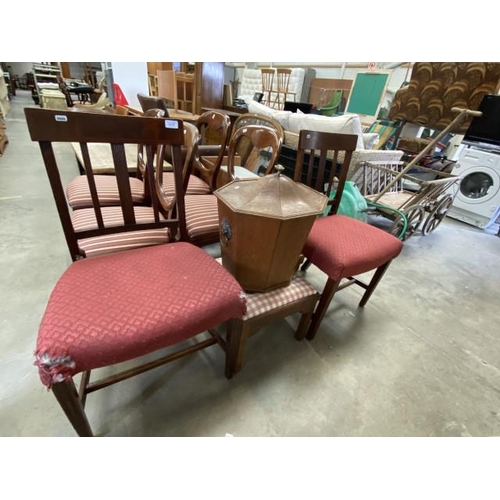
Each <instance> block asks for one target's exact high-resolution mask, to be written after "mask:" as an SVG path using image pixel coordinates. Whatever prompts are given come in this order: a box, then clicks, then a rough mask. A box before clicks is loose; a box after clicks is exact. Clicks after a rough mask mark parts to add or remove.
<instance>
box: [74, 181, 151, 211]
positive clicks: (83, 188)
mask: <svg viewBox="0 0 500 500" xmlns="http://www.w3.org/2000/svg"><path fill="white" fill-rule="evenodd" d="M94 182H95V185H96V189H97V194H98V197H99V204H100V205H101V207H106V206H118V205H120V194H119V192H118V185H117V183H116V177H115V176H114V175H95V176H94ZM130 192H131V194H132V201H133V203H134V204H136V205H140V204H142V203H144V183H143V182H142V181H141V180H139V179H136V178H135V177H130ZM66 197H67V199H68V204H69V206H70V207H71V208H72V209H73V210H76V209H79V208H90V207H91V206H92V196H91V195H90V188H89V183H88V178H87V176H86V175H80V176H78V177H76V178H75V179H73V180H72V181H71V182H70V183H69V184H68V185H67V186H66Z"/></svg>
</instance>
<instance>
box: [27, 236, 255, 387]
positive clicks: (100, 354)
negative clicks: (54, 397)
mask: <svg viewBox="0 0 500 500" xmlns="http://www.w3.org/2000/svg"><path fill="white" fill-rule="evenodd" d="M162 298H163V299H162ZM245 311H246V305H245V295H244V293H243V291H242V289H241V287H240V286H239V284H238V283H237V281H236V280H235V279H234V278H233V277H232V276H231V275H230V274H229V273H228V272H227V271H226V270H225V269H224V268H223V267H222V266H220V265H219V264H218V263H217V262H216V261H215V260H214V259H213V258H212V257H210V256H209V255H208V254H207V253H206V252H205V251H204V250H201V249H200V248H198V247H195V246H194V245H191V244H190V243H183V242H179V243H171V244H165V245H160V246H154V247H147V248H140V249H136V250H130V251H125V252H120V253H116V254H112V255H104V256H101V257H95V258H92V259H82V260H79V261H77V262H74V263H73V264H71V266H70V267H69V268H68V270H67V271H66V272H65V273H64V274H63V276H62V277H61V278H60V280H59V281H58V283H57V285H56V286H55V288H54V290H53V292H52V294H51V296H50V299H49V302H48V305H47V308H46V311H45V314H44V317H43V319H42V322H41V326H40V330H39V335H38V340H37V347H36V353H35V354H36V364H37V365H38V367H39V372H40V377H41V379H42V382H43V383H44V384H45V385H46V386H48V387H50V386H51V385H52V384H54V383H58V382H62V381H64V380H66V379H69V378H70V377H72V376H73V375H75V374H77V373H79V372H82V371H87V370H91V369H95V368H98V367H103V366H108V365H111V364H115V363H120V362H123V361H127V360H130V359H133V358H137V357H139V356H142V355H144V354H147V353H150V352H153V351H156V350H158V349H161V348H164V347H167V346H170V345H173V344H176V343H178V342H180V341H182V340H185V339H188V338H190V337H192V336H194V335H196V334H198V333H200V332H202V331H204V330H207V329H209V328H214V327H215V326H216V325H218V324H220V323H223V322H224V321H226V320H228V319H230V318H241V317H243V315H244V314H245Z"/></svg>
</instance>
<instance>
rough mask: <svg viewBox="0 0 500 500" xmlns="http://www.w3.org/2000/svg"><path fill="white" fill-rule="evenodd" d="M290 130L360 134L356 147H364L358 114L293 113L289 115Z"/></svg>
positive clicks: (296, 131)
mask: <svg viewBox="0 0 500 500" xmlns="http://www.w3.org/2000/svg"><path fill="white" fill-rule="evenodd" d="M288 123H289V127H288V129H289V130H290V132H295V133H296V134H298V133H300V131H301V130H313V131H315V132H332V133H337V134H355V135H357V136H358V143H357V145H356V149H364V143H363V129H362V128H361V120H360V119H359V116H358V115H354V114H352V115H351V114H349V115H341V116H323V115H315V114H307V115H301V114H297V113H292V115H291V116H290V117H289V121H288Z"/></svg>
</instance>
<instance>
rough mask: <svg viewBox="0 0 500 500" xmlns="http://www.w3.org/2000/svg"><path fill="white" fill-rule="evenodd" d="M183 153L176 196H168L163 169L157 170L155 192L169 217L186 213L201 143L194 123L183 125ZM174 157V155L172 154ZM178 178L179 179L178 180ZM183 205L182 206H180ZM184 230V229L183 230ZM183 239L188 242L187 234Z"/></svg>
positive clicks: (177, 173)
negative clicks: (185, 206) (188, 193)
mask: <svg viewBox="0 0 500 500" xmlns="http://www.w3.org/2000/svg"><path fill="white" fill-rule="evenodd" d="M182 134H183V151H182V153H181V151H180V148H179V161H178V164H179V165H181V167H180V168H178V169H175V167H174V173H175V174H176V182H175V183H176V192H175V196H174V197H171V196H168V195H167V193H166V192H165V189H164V185H163V174H164V172H163V168H157V169H156V175H155V182H154V184H155V192H156V195H157V198H158V201H159V203H160V206H161V209H162V212H163V214H164V215H165V216H166V217H168V218H171V217H178V216H179V215H178V213H177V212H178V210H181V213H183V214H184V213H185V210H184V196H185V194H186V190H187V186H188V183H189V176H190V175H191V172H192V171H193V158H194V157H195V155H196V150H197V148H198V144H199V143H200V133H199V132H198V128H197V127H196V126H195V125H193V124H192V123H188V122H184V123H183V133H182ZM181 154H182V156H183V157H184V161H183V162H182V161H181ZM172 157H174V155H173V154H172ZM177 176H178V177H179V178H178V179H177ZM178 184H179V185H180V189H177V185H178ZM180 205H182V206H180ZM183 218H184V217H183ZM182 229H183V230H184V228H182ZM182 239H183V240H186V241H187V236H186V234H185V233H182Z"/></svg>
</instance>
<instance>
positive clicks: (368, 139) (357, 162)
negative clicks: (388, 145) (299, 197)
mask: <svg viewBox="0 0 500 500" xmlns="http://www.w3.org/2000/svg"><path fill="white" fill-rule="evenodd" d="M248 111H249V113H254V114H259V115H263V116H267V117H269V118H272V119H274V120H276V121H277V122H279V123H280V124H281V126H282V127H283V129H284V143H283V148H282V157H281V158H280V160H279V161H280V162H281V163H282V164H283V166H284V167H285V168H286V169H287V175H290V173H292V174H291V176H293V169H294V167H295V158H296V151H297V147H298V139H299V134H300V131H301V130H312V131H317V132H333V133H339V134H355V135H356V136H357V143H356V150H355V151H354V152H353V156H352V160H351V166H350V171H349V173H348V176H347V178H348V180H349V179H350V178H351V177H352V176H353V175H354V173H355V172H356V171H357V170H358V169H359V168H360V167H361V165H363V163H364V162H375V161H386V162H397V161H399V160H400V159H401V156H402V155H403V152H402V151H399V150H387V151H381V150H377V149H373V148H374V147H375V146H376V143H377V141H378V139H379V135H378V134H377V133H364V132H363V126H362V124H361V120H360V118H359V116H358V115H354V114H346V115H341V116H322V115H317V114H303V113H292V112H291V111H279V110H275V109H272V108H269V107H267V106H265V105H263V104H260V103H257V102H255V101H253V102H250V103H249V106H248Z"/></svg>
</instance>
